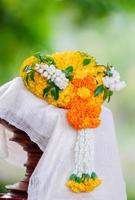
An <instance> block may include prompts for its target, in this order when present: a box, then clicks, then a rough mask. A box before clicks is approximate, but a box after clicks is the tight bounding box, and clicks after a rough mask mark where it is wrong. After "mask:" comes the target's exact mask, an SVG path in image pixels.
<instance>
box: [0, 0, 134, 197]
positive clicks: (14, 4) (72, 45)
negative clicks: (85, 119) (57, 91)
mask: <svg viewBox="0 0 135 200" xmlns="http://www.w3.org/2000/svg"><path fill="white" fill-rule="evenodd" d="M66 50H80V51H85V52H88V53H90V54H92V55H94V56H95V57H96V58H97V60H98V62H99V63H102V64H107V63H109V64H112V65H114V66H116V67H117V68H118V70H119V71H120V72H121V76H122V79H124V80H126V82H127V84H128V87H127V88H126V89H125V90H123V91H122V92H120V93H118V94H115V95H114V97H113V98H112V101H111V103H110V104H109V105H107V106H109V107H110V108H112V110H113V113H114V119H115V124H116V132H117V139H118V145H119V151H120V157H121V161H122V168H123V173H124V177H125V180H126V183H127V193H128V200H134V199H135V151H134V150H135V148H134V146H135V135H134V130H135V124H134V117H135V106H134V98H135V87H134V86H135V78H134V75H135V64H134V60H135V0H123V1H121V0H113V1H111V0H38V1H37V0H28V1H26V0H23V1H21V0H1V1H0V85H2V84H3V83H5V82H7V81H9V80H11V79H12V78H14V77H16V76H18V75H19V66H20V63H21V62H22V61H23V59H24V58H26V57H28V56H30V55H32V54H33V53H35V52H37V51H44V52H49V53H51V52H55V51H66ZM16 172H17V175H16ZM23 173H24V170H22V169H19V168H15V167H13V166H10V165H9V164H7V163H6V162H4V161H2V160H0V192H2V191H4V185H5V184H9V183H14V182H15V181H17V180H19V179H20V177H22V176H23Z"/></svg>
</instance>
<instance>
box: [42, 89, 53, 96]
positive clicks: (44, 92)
mask: <svg viewBox="0 0 135 200" xmlns="http://www.w3.org/2000/svg"><path fill="white" fill-rule="evenodd" d="M50 89H51V88H50V87H47V88H44V90H43V97H47V96H48V94H49V91H50Z"/></svg>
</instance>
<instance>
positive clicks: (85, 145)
mask: <svg viewBox="0 0 135 200" xmlns="http://www.w3.org/2000/svg"><path fill="white" fill-rule="evenodd" d="M21 77H22V78H23V80H24V83H25V85H26V87H27V88H28V89H29V90H30V91H31V92H32V93H34V94H35V95H36V96H38V97H40V98H42V99H44V100H45V101H47V102H48V103H49V104H52V105H54V106H57V107H60V108H64V109H67V120H68V122H69V124H70V125H71V126H72V127H73V128H75V129H76V130H77V133H78V135H77V141H76V145H75V169H74V171H73V173H72V174H71V176H70V178H69V180H68V181H67V184H66V185H67V186H68V187H69V188H70V189H71V190H72V191H73V192H91V191H93V190H94V189H95V188H96V187H97V186H99V185H100V184H101V182H102V181H101V179H99V178H98V176H97V175H96V172H95V168H94V133H93V129H94V128H97V127H98V126H99V125H100V123H101V121H100V113H101V106H102V104H103V102H104V101H105V100H107V101H108V102H109V101H110V98H111V96H112V95H113V92H114V91H119V90H121V89H123V88H124V87H125V86H126V83H125V82H124V81H121V80H120V74H119V72H118V71H116V69H115V68H114V67H112V66H108V65H107V66H104V65H98V64H97V63H96V60H95V58H94V57H92V56H90V55H88V54H85V53H82V52H79V51H77V52H64V53H55V54H52V55H41V54H40V53H37V54H35V55H34V56H32V57H30V58H28V59H26V60H25V61H24V62H23V64H22V66H21Z"/></svg>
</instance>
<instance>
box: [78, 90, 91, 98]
mask: <svg viewBox="0 0 135 200" xmlns="http://www.w3.org/2000/svg"><path fill="white" fill-rule="evenodd" d="M77 95H78V96H79V97H81V98H84V99H86V98H88V97H90V95H91V94H90V90H89V89H88V88H86V87H82V88H79V89H78V91H77Z"/></svg>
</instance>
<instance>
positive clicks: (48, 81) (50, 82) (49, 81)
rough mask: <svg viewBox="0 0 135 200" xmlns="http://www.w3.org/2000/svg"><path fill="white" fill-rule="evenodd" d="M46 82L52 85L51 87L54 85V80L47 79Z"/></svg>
mask: <svg viewBox="0 0 135 200" xmlns="http://www.w3.org/2000/svg"><path fill="white" fill-rule="evenodd" d="M47 83H48V84H50V86H52V87H53V86H55V84H54V82H53V81H51V80H50V79H49V80H47Z"/></svg>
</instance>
